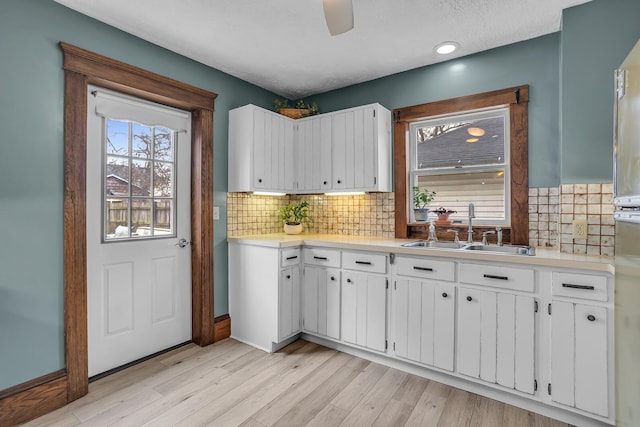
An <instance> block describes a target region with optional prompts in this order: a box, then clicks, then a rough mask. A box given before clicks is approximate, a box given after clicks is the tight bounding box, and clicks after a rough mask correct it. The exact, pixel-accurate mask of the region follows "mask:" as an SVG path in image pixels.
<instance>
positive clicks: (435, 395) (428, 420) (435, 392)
mask: <svg viewBox="0 0 640 427" xmlns="http://www.w3.org/2000/svg"><path fill="white" fill-rule="evenodd" d="M451 390H452V388H451V387H447V386H445V385H444V384H440V383H437V382H435V381H429V384H428V385H427V387H426V388H425V390H424V393H422V396H421V397H420V400H419V401H418V403H417V404H416V406H415V408H414V409H413V412H412V413H411V415H410V416H409V419H408V420H407V423H406V424H405V425H406V426H416V427H418V426H435V425H437V424H438V421H440V416H441V415H442V411H444V407H445V406H446V404H447V399H448V398H449V394H450V393H451Z"/></svg>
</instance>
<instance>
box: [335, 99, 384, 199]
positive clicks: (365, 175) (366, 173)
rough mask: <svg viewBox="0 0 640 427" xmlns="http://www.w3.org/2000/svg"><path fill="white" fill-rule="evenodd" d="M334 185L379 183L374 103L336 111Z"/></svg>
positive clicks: (367, 186)
mask: <svg viewBox="0 0 640 427" xmlns="http://www.w3.org/2000/svg"><path fill="white" fill-rule="evenodd" d="M332 116H333V140H332V148H333V150H332V151H333V188H334V189H346V190H366V189H372V188H375V184H376V182H375V181H376V177H375V174H376V152H377V149H376V141H377V139H376V138H377V134H376V122H375V120H376V118H375V108H374V107H372V106H368V107H363V108H354V109H350V110H347V111H344V112H338V113H334V114H333V115H332Z"/></svg>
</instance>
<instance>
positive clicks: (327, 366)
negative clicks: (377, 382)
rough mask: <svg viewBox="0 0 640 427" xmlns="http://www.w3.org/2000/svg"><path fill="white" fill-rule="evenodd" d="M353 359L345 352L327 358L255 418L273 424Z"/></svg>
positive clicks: (255, 415)
mask: <svg viewBox="0 0 640 427" xmlns="http://www.w3.org/2000/svg"><path fill="white" fill-rule="evenodd" d="M351 359H352V356H349V355H347V354H345V353H340V352H338V353H336V354H335V355H333V356H332V357H331V358H330V359H329V360H327V361H326V362H325V363H324V364H322V366H321V367H319V368H318V369H316V370H315V371H313V372H312V373H311V374H310V375H309V376H308V377H307V378H305V379H304V380H302V381H301V382H300V383H298V384H296V386H295V387H293V388H291V389H290V390H287V391H286V392H285V393H283V394H281V395H280V396H278V398H276V399H274V400H273V401H271V402H269V403H268V404H267V405H265V406H264V407H263V408H261V409H260V410H259V411H258V412H256V413H255V414H254V418H255V419H256V420H258V421H260V422H261V423H263V424H265V425H267V426H271V425H273V424H275V423H276V422H277V421H278V420H279V419H280V418H282V417H283V416H284V415H285V414H286V413H287V412H289V411H290V410H291V408H293V407H294V406H296V405H297V404H298V403H299V402H300V401H301V400H303V399H304V398H305V397H307V396H308V395H310V394H311V393H312V392H313V391H314V390H315V389H316V388H318V386H319V385H320V384H321V383H322V382H323V381H324V380H326V379H327V378H328V377H331V376H333V375H335V373H336V371H338V370H339V369H340V368H341V367H342V366H344V365H345V364H347V363H348V362H349V361H350V360H351Z"/></svg>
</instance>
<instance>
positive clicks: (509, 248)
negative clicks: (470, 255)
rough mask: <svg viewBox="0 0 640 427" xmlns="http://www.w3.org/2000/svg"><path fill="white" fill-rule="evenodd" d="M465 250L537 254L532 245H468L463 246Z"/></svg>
mask: <svg viewBox="0 0 640 427" xmlns="http://www.w3.org/2000/svg"><path fill="white" fill-rule="evenodd" d="M462 250H465V251H482V252H497V253H503V254H512V255H528V256H533V255H535V254H536V249H535V248H534V247H532V246H517V245H504V246H493V245H477V244H475V245H466V246H464V247H463V248H462Z"/></svg>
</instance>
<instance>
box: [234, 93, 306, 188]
mask: <svg viewBox="0 0 640 427" xmlns="http://www.w3.org/2000/svg"><path fill="white" fill-rule="evenodd" d="M294 136H295V135H294V121H293V120H291V119H289V118H288V117H285V116H282V115H280V114H276V113H274V112H272V111H269V110H265V109H263V108H260V107H256V106H255V105H245V106H244V107H240V108H236V109H234V110H231V111H229V191H230V192H241V191H280V192H286V193H290V192H292V191H293V189H294V188H293V187H294V180H295V161H296V159H295V147H294Z"/></svg>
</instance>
